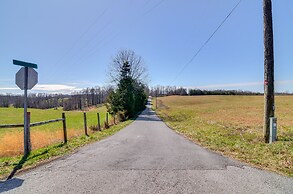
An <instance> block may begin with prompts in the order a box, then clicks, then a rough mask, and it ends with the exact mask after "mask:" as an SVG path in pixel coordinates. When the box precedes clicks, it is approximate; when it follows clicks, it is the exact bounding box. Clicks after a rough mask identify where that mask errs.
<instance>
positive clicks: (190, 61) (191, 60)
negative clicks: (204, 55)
mask: <svg viewBox="0 0 293 194" xmlns="http://www.w3.org/2000/svg"><path fill="white" fill-rule="evenodd" d="M241 2H242V0H239V1H238V3H237V4H236V5H235V6H234V7H233V9H232V10H231V11H230V12H229V14H228V15H227V16H226V17H225V19H224V20H223V21H222V22H221V23H220V25H219V26H218V27H217V28H216V29H215V30H214V31H213V33H212V34H211V35H210V36H209V38H208V39H207V40H206V41H205V42H204V43H203V44H202V45H201V47H200V48H199V49H198V50H197V52H196V53H195V54H194V55H193V56H192V57H191V58H190V60H189V61H188V62H187V63H186V64H185V65H184V66H183V68H182V69H181V70H180V71H179V73H178V74H177V75H176V76H175V78H174V79H173V81H172V82H174V81H175V80H176V79H177V78H178V77H179V76H180V75H181V74H182V72H183V71H184V70H185V69H186V68H187V67H188V65H190V64H191V63H192V62H193V60H194V59H195V58H196V57H197V56H198V55H199V53H200V52H201V51H202V50H203V48H204V47H205V46H206V45H207V44H208V43H209V41H210V40H211V39H212V38H213V37H214V35H215V34H216V33H217V32H218V31H219V29H220V28H221V27H222V26H223V25H224V23H225V22H226V21H227V20H228V18H229V17H230V16H231V15H232V13H233V12H234V11H235V10H236V8H237V7H238V6H239V4H240V3H241Z"/></svg>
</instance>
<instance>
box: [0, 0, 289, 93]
mask: <svg viewBox="0 0 293 194" xmlns="http://www.w3.org/2000/svg"><path fill="white" fill-rule="evenodd" d="M237 2H238V0H182V1H178V0H165V1H162V0H123V1H118V0H116V1H114V0H87V1H84V0H50V1H49V0H48V1H39V0H35V1H32V0H26V1H22V0H1V1H0V93H7V92H14V93H15V92H21V91H20V90H19V89H14V88H16V85H15V84H14V76H15V73H16V72H17V71H18V69H19V67H18V66H14V65H13V64H12V59H18V60H23V61H27V62H33V63H37V64H38V66H39V69H38V73H39V84H38V85H37V86H36V88H35V89H34V90H32V91H35V92H42V91H44V92H65V91H66V92H68V91H74V90H78V89H79V88H84V87H91V86H95V85H100V86H102V85H105V84H107V77H106V73H107V70H108V66H109V64H110V63H111V57H112V56H114V55H115V54H116V53H117V51H118V50H120V49H124V48H127V49H131V50H134V51H135V52H136V53H137V54H138V55H141V56H142V57H143V58H144V60H145V63H146V66H147V68H148V72H149V77H150V80H151V81H150V83H149V85H150V86H155V85H177V86H185V87H199V88H205V89H243V90H252V91H263V86H262V83H263V14H262V1H261V0H258V1H257V0H243V1H242V2H241V4H240V5H239V7H238V8H237V9H236V10H235V12H233V14H232V15H231V16H230V18H229V19H228V20H227V21H226V23H225V24H224V25H223V26H222V27H221V28H220V30H219V31H218V32H217V33H216V34H215V36H214V37H213V38H212V39H211V41H210V42H209V43H208V44H207V45H206V47H205V48H204V49H203V50H202V52H200V53H199V55H198V56H197V57H196V58H195V59H194V60H193V61H192V63H190V64H189V65H188V66H187V67H186V68H185V69H184V71H183V72H182V73H181V74H180V75H178V73H179V72H180V71H181V70H182V67H183V66H184V65H185V64H186V63H188V61H189V60H190V59H191V58H192V56H193V55H194V54H195V53H196V52H197V50H198V49H199V48H200V47H201V45H202V44H203V43H204V42H205V41H206V40H207V39H208V38H209V36H210V35H211V34H212V33H213V31H214V30H215V29H216V28H217V27H218V25H219V24H220V23H221V22H222V21H223V19H224V18H225V17H226V16H227V14H228V13H229V12H230V11H231V9H232V8H233V7H234V6H235V5H236V4H237ZM273 15H274V35H275V37H274V38H275V40H274V42H275V80H276V90H277V91H290V92H293V77H292V75H293V54H292V48H293V36H292V34H293V1H291V0H281V1H280V0H273Z"/></svg>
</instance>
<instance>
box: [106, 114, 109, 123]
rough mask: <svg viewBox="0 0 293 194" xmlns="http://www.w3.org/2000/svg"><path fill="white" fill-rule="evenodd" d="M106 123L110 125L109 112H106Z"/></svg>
mask: <svg viewBox="0 0 293 194" xmlns="http://www.w3.org/2000/svg"><path fill="white" fill-rule="evenodd" d="M106 123H107V126H109V113H106Z"/></svg>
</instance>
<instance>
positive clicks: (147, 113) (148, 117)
mask: <svg viewBox="0 0 293 194" xmlns="http://www.w3.org/2000/svg"><path fill="white" fill-rule="evenodd" d="M136 120H137V121H162V120H161V119H160V118H159V117H157V116H156V113H155V112H154V111H152V110H151V109H149V108H147V109H146V110H144V111H143V112H142V113H141V114H140V115H139V116H138V117H137V119H136Z"/></svg>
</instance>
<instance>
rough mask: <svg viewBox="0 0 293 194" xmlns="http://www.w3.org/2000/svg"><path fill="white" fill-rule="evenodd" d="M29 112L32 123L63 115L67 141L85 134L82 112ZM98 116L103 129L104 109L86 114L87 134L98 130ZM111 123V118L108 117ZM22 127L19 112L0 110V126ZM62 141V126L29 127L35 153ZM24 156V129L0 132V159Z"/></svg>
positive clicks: (21, 117) (51, 110) (59, 110)
mask: <svg viewBox="0 0 293 194" xmlns="http://www.w3.org/2000/svg"><path fill="white" fill-rule="evenodd" d="M28 111H29V112H31V123H34V122H40V121H46V120H51V119H57V118H62V112H65V115H66V125H67V134H68V138H69V141H70V138H72V137H75V136H80V135H82V134H84V120H83V112H82V111H63V110H62V109H57V110H54V109H47V110H40V109H28ZM98 112H99V113H100V121H101V127H103V125H104V121H105V117H106V108H105V107H104V106H102V107H99V108H92V109H90V110H88V111H86V113H87V126H88V131H89V133H91V130H90V126H97V122H98V119H97V113H98ZM109 121H110V115H109ZM21 123H23V109H22V108H0V124H21ZM62 141H63V124H62V122H55V123H50V124H46V125H42V126H36V127H31V142H32V149H33V150H34V149H38V148H41V147H44V146H48V145H50V144H53V143H57V142H62ZM22 153H23V128H2V129H1V128H0V157H4V156H15V155H20V154H22Z"/></svg>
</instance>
